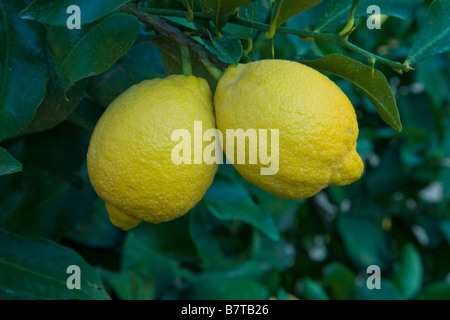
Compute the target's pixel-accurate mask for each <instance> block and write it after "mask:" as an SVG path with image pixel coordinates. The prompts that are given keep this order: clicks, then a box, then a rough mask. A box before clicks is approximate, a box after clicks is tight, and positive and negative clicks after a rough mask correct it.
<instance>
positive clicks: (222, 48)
mask: <svg viewBox="0 0 450 320" xmlns="http://www.w3.org/2000/svg"><path fill="white" fill-rule="evenodd" d="M208 33H209V38H210V39H211V43H212V45H213V47H214V49H215V50H216V51H217V53H218V54H219V57H221V58H222V59H223V60H224V61H226V62H228V63H231V64H232V65H234V66H235V65H237V64H238V63H239V61H240V60H241V56H242V44H241V41H239V39H237V38H234V37H233V36H231V35H225V33H223V34H222V37H220V38H219V37H216V36H214V35H212V34H211V32H209V31H208Z"/></svg>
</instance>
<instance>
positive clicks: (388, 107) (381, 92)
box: [300, 54, 402, 132]
mask: <svg viewBox="0 0 450 320" xmlns="http://www.w3.org/2000/svg"><path fill="white" fill-rule="evenodd" d="M300 62H301V63H303V64H306V65H307V66H310V67H312V68H314V69H318V70H321V71H324V72H329V73H331V74H334V75H336V76H338V77H341V78H343V79H345V80H347V81H350V82H351V83H352V84H353V85H355V86H356V87H358V88H359V89H360V90H361V91H362V93H364V94H365V95H366V96H367V98H369V100H370V101H371V102H372V103H373V104H374V106H375V108H377V110H378V113H379V115H380V117H381V119H383V120H384V122H386V123H387V124H388V125H390V126H391V127H392V128H394V129H395V130H397V131H398V132H400V131H401V130H402V124H401V121H400V116H399V112H398V109H397V103H396V101H395V96H394V93H393V92H392V89H391V87H390V86H389V83H388V82H387V80H386V78H385V76H384V75H383V73H381V72H380V71H378V70H374V76H373V77H372V68H370V67H368V66H366V65H365V64H363V63H361V62H358V61H356V60H353V59H351V58H348V57H346V56H343V55H341V54H329V55H327V56H325V57H323V58H320V59H317V60H310V61H308V60H300Z"/></svg>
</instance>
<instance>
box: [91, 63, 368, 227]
mask: <svg viewBox="0 0 450 320" xmlns="http://www.w3.org/2000/svg"><path fill="white" fill-rule="evenodd" d="M194 121H201V122H202V129H203V130H207V129H214V128H217V129H219V131H221V132H225V131H226V129H242V130H244V131H245V130H247V129H254V130H256V131H258V130H259V129H277V130H279V131H278V132H279V142H278V145H277V147H278V154H279V168H278V171H277V172H276V174H273V175H261V173H260V168H261V167H263V166H264V165H263V164H262V163H260V162H258V163H256V164H249V163H244V164H233V165H234V166H235V168H236V169H237V171H238V172H239V173H240V174H241V175H242V176H243V177H245V178H246V179H247V180H249V181H250V182H252V183H254V184H255V185H257V186H259V187H260V188H262V189H264V190H266V191H268V192H271V193H274V194H276V195H278V196H280V197H283V198H291V199H303V198H307V197H311V196H313V195H314V194H316V193H317V192H319V191H320V190H321V189H323V188H325V187H326V186H328V185H329V184H335V185H346V184H349V183H351V182H353V181H355V180H357V179H359V178H360V176H361V174H362V171H363V163H362V161H361V158H360V157H359V155H358V153H357V152H356V139H357V137H358V123H357V120H356V114H355V111H354V109H353V107H352V104H351V103H350V101H349V100H348V98H347V96H346V95H345V94H344V93H343V92H342V91H341V90H340V89H339V88H338V87H337V86H336V84H335V83H333V82H332V81H331V80H329V79H328V78H327V77H326V76H324V75H322V74H321V73H319V72H317V71H316V70H314V69H312V68H310V67H307V66H305V65H302V64H300V63H296V62H291V61H284V60H261V61H257V62H252V63H248V64H240V65H238V66H231V67H229V68H228V69H227V70H226V72H225V73H224V75H223V76H222V77H221V79H220V80H219V83H218V86H217V90H216V92H215V95H214V106H213V103H212V94H211V91H210V88H209V86H208V84H207V82H206V81H205V80H204V79H201V78H197V77H194V76H184V75H174V76H169V77H167V78H165V79H153V80H146V81H143V82H141V83H139V84H137V85H134V86H132V87H131V88H130V89H128V90H127V91H125V92H124V93H122V94H121V95H120V96H119V97H118V98H116V99H115V100H114V101H113V102H112V103H111V105H110V106H109V107H108V108H107V110H106V111H105V112H104V114H103V115H102V117H101V118H100V120H99V121H98V123H97V125H96V128H95V130H94V133H93V135H92V138H91V142H90V145H89V151H88V156H87V160H88V162H87V165H88V173H89V178H90V181H91V183H92V185H93V187H94V189H95V191H96V192H97V194H98V195H99V196H100V197H101V198H102V199H103V200H104V201H105V203H106V208H107V211H108V214H109V217H110V220H111V222H112V223H113V224H114V225H116V226H118V227H120V228H122V229H124V230H128V229H130V228H132V227H134V226H136V225H137V224H138V223H139V222H141V221H142V220H144V221H148V222H152V223H159V222H163V221H169V220H172V219H175V218H177V217H179V216H182V215H184V214H185V213H186V212H188V211H189V210H190V209H191V208H192V207H193V206H195V204H196V203H197V202H199V201H200V200H201V199H202V197H203V196H204V194H205V192H206V190H207V189H208V188H209V186H210V185H211V183H212V181H213V179H214V175H215V173H216V171H217V166H218V165H217V164H216V163H215V164H207V163H202V164H193V163H192V164H187V163H181V164H175V163H174V161H173V159H172V151H173V148H174V146H175V145H176V144H177V143H178V142H176V141H172V140H173V139H171V137H172V133H173V132H174V130H177V129H186V130H188V131H189V132H191V133H192V134H193V130H194ZM210 143H211V142H208V141H203V145H202V148H205V147H206V146H207V145H209V144H210ZM224 145H225V142H224ZM237 147H239V146H236V148H237ZM246 148H247V150H248V145H247V146H246ZM224 149H225V148H224ZM269 150H270V148H269ZM225 153H227V150H226V149H225ZM192 157H194V154H192ZM224 196H226V195H224Z"/></svg>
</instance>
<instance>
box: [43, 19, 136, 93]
mask: <svg viewBox="0 0 450 320" xmlns="http://www.w3.org/2000/svg"><path fill="white" fill-rule="evenodd" d="M138 28H139V23H138V20H137V19H136V17H133V16H131V15H128V14H124V13H114V14H111V15H109V16H107V17H105V18H103V19H102V20H99V21H97V22H94V23H91V24H88V25H85V26H84V27H83V28H82V29H80V30H77V29H74V30H70V29H68V28H67V27H56V26H51V27H50V28H49V30H48V34H47V43H48V45H49V48H50V51H51V54H52V57H53V59H54V62H55V66H56V68H57V69H58V71H59V73H60V75H61V84H62V87H63V89H64V91H65V92H66V91H67V89H68V88H69V87H70V86H71V85H73V84H74V83H75V82H76V81H78V80H80V79H83V78H86V77H89V76H93V75H96V74H99V73H101V72H103V71H105V70H107V69H108V68H110V67H111V66H112V65H113V64H114V63H115V62H116V61H117V60H118V59H119V58H120V57H121V56H123V55H124V54H125V53H126V52H127V51H128V49H129V48H131V46H132V45H133V43H134V41H135V39H136V36H137V32H138Z"/></svg>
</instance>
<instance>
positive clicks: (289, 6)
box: [268, 0, 322, 39]
mask: <svg viewBox="0 0 450 320" xmlns="http://www.w3.org/2000/svg"><path fill="white" fill-rule="evenodd" d="M321 1H322V0H275V1H274V2H273V4H272V12H271V15H270V31H269V34H268V37H269V39H271V38H273V36H274V35H275V30H276V28H277V27H279V26H280V25H282V24H283V23H284V22H286V21H287V20H289V19H290V18H291V17H293V16H295V15H297V14H299V13H300V12H302V11H305V10H308V9H310V8H312V7H314V6H317V5H318V4H319V3H320V2H321Z"/></svg>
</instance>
